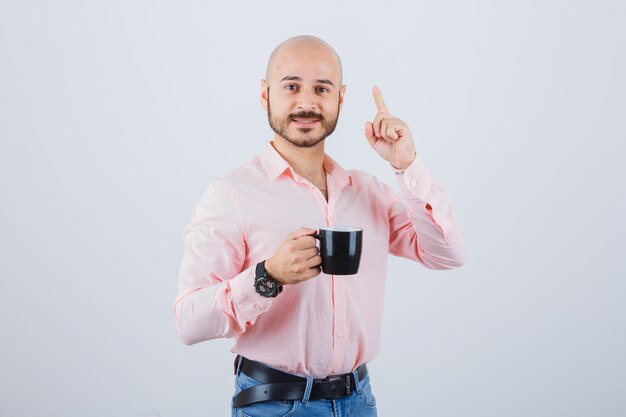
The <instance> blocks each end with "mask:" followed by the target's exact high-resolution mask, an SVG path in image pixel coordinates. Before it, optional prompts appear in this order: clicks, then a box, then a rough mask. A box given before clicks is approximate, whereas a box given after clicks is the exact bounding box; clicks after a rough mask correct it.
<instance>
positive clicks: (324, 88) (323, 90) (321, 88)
mask: <svg viewBox="0 0 626 417" xmlns="http://www.w3.org/2000/svg"><path fill="white" fill-rule="evenodd" d="M317 91H319V92H320V93H328V88H326V87H318V88H317Z"/></svg>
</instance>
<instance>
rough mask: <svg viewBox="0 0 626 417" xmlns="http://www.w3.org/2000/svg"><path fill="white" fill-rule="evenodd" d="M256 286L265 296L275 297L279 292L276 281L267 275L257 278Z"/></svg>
mask: <svg viewBox="0 0 626 417" xmlns="http://www.w3.org/2000/svg"><path fill="white" fill-rule="evenodd" d="M254 286H255V287H256V291H257V292H258V293H259V294H261V295H262V296H264V297H275V296H276V295H277V294H278V288H277V285H276V281H274V280H273V279H271V278H268V277H266V276H260V277H259V278H257V280H256V283H255V285H254Z"/></svg>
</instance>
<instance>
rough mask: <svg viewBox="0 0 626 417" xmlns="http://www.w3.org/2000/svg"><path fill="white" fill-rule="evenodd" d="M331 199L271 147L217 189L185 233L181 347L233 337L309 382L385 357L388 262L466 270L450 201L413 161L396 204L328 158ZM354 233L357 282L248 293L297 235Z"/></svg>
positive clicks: (386, 192) (240, 350) (383, 188)
mask: <svg viewBox="0 0 626 417" xmlns="http://www.w3.org/2000/svg"><path fill="white" fill-rule="evenodd" d="M324 168H325V170H326V172H327V185H328V201H326V199H325V198H324V196H323V195H322V193H321V192H320V191H319V190H318V189H317V188H316V187H315V186H313V185H312V184H311V183H310V182H309V181H307V180H306V179H304V178H302V177H301V176H299V175H298V174H297V173H296V172H295V171H293V170H292V169H291V167H290V166H289V165H288V163H287V162H286V161H285V160H284V159H283V158H282V157H281V156H280V154H279V153H278V152H277V151H276V150H275V149H274V147H273V146H271V143H270V144H269V145H268V148H267V150H266V152H265V153H263V154H262V155H261V156H258V157H256V158H254V159H252V160H251V161H250V162H248V163H247V164H245V165H243V166H241V167H239V168H238V169H236V170H234V171H233V172H230V173H229V174H227V175H225V176H223V177H221V178H218V179H217V180H215V181H213V182H212V183H211V184H210V185H209V187H208V189H207V190H206V192H205V193H204V195H203V197H202V199H201V200H200V202H199V203H198V204H197V205H196V206H195V207H194V209H193V213H192V220H191V223H190V224H189V225H188V226H186V227H185V229H184V232H183V237H184V241H185V248H186V249H185V252H184V255H183V259H182V265H181V267H180V272H179V275H178V280H179V289H178V297H177V299H176V303H175V306H174V315H175V319H176V329H177V332H178V334H179V336H180V337H181V339H182V341H183V342H184V343H186V344H193V343H197V342H201V341H203V340H209V339H216V338H220V337H233V338H234V339H235V345H234V347H233V349H232V351H233V352H234V353H237V354H240V355H243V356H245V357H247V358H249V359H253V360H257V361H261V362H264V363H266V364H268V365H270V366H273V367H275V368H278V369H282V370H284V371H286V372H290V373H294V374H299V375H304V376H314V377H326V376H328V375H332V374H338V373H344V372H350V371H352V370H354V369H355V368H356V367H358V366H359V365H361V364H362V363H366V362H369V361H371V360H372V359H373V358H374V357H375V356H376V354H377V353H378V350H379V347H380V333H381V320H382V312H383V297H384V287H385V279H386V271H387V254H388V253H390V254H392V255H396V256H401V257H404V258H408V259H413V260H415V261H418V262H420V263H421V264H423V265H424V266H425V267H427V268H431V269H449V268H455V267H458V266H460V265H462V264H463V262H464V259H465V250H464V244H463V240H462V238H461V235H460V232H459V229H458V227H457V224H456V222H455V220H454V216H453V213H452V204H451V201H450V196H449V195H448V193H447V192H446V190H445V189H444V188H443V187H442V186H441V185H440V184H439V183H437V182H436V181H433V179H432V178H431V176H430V174H429V173H428V170H427V169H426V167H425V166H424V164H423V163H422V162H421V161H420V160H419V159H418V158H416V159H415V161H414V162H413V163H412V164H411V165H410V166H409V167H408V168H407V169H406V171H405V172H404V174H403V175H398V176H397V179H398V183H399V186H400V188H401V190H402V194H398V193H395V192H394V191H393V189H392V188H391V187H389V186H387V185H385V184H382V183H380V182H379V181H378V180H377V179H376V178H375V177H374V176H372V175H370V174H367V173H365V172H362V171H357V170H350V171H345V170H344V169H343V168H341V167H340V166H339V165H338V164H337V163H336V162H334V161H333V160H332V159H331V158H330V157H328V156H326V158H325V160H324ZM324 225H339V226H357V227H361V228H362V229H363V251H362V256H361V264H360V267H359V272H358V274H356V275H345V276H332V275H326V274H324V273H322V274H320V275H319V276H317V277H315V278H313V279H310V280H308V281H305V282H302V283H299V284H295V285H286V286H284V289H283V292H282V293H281V294H279V295H278V297H276V298H265V297H262V296H261V295H259V294H257V293H256V292H255V289H254V278H255V267H256V264H257V263H258V262H260V261H262V260H265V259H267V258H269V257H270V256H272V255H273V254H274V252H275V251H276V249H277V248H278V246H279V245H280V244H281V243H282V242H283V241H284V240H285V238H286V236H287V235H288V234H289V233H291V232H293V231H294V230H296V229H297V228H299V227H311V228H319V227H320V226H324Z"/></svg>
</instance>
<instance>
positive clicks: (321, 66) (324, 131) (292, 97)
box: [264, 48, 345, 148]
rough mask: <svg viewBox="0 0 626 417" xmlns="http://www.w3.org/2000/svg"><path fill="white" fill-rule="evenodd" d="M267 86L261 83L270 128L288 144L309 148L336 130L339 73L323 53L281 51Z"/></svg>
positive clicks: (316, 51) (339, 100) (332, 59)
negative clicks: (263, 88) (282, 52)
mask: <svg viewBox="0 0 626 417" xmlns="http://www.w3.org/2000/svg"><path fill="white" fill-rule="evenodd" d="M277 61H278V64H277V66H276V67H277V68H276V70H275V71H274V72H273V74H272V77H271V81H270V83H269V84H265V83H264V87H265V88H266V90H265V94H264V100H265V106H266V110H267V117H268V120H269V123H270V126H271V128H272V129H273V130H274V132H276V134H278V135H280V136H281V137H282V138H284V139H285V140H286V141H288V142H289V143H291V144H293V145H295V146H298V147H303V148H310V147H313V146H315V145H317V144H318V143H320V142H321V141H323V140H324V139H326V137H327V136H329V135H330V134H331V133H333V131H334V130H335V127H336V126H337V120H338V118H339V112H340V110H341V104H342V101H343V91H344V89H345V88H342V87H341V86H340V84H339V83H340V82H341V80H340V70H339V68H338V66H337V63H336V60H335V59H334V56H332V54H330V53H329V52H328V51H326V50H323V49H319V48H318V49H317V50H316V49H313V50H307V49H301V50H293V51H285V54H283V55H281V56H279V57H278V58H277Z"/></svg>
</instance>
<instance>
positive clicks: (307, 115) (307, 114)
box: [289, 111, 324, 120]
mask: <svg viewBox="0 0 626 417" xmlns="http://www.w3.org/2000/svg"><path fill="white" fill-rule="evenodd" d="M289 117H291V118H292V119H315V120H324V116H323V115H321V114H319V113H315V112H314V111H301V112H299V113H291V114H290V115H289Z"/></svg>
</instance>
